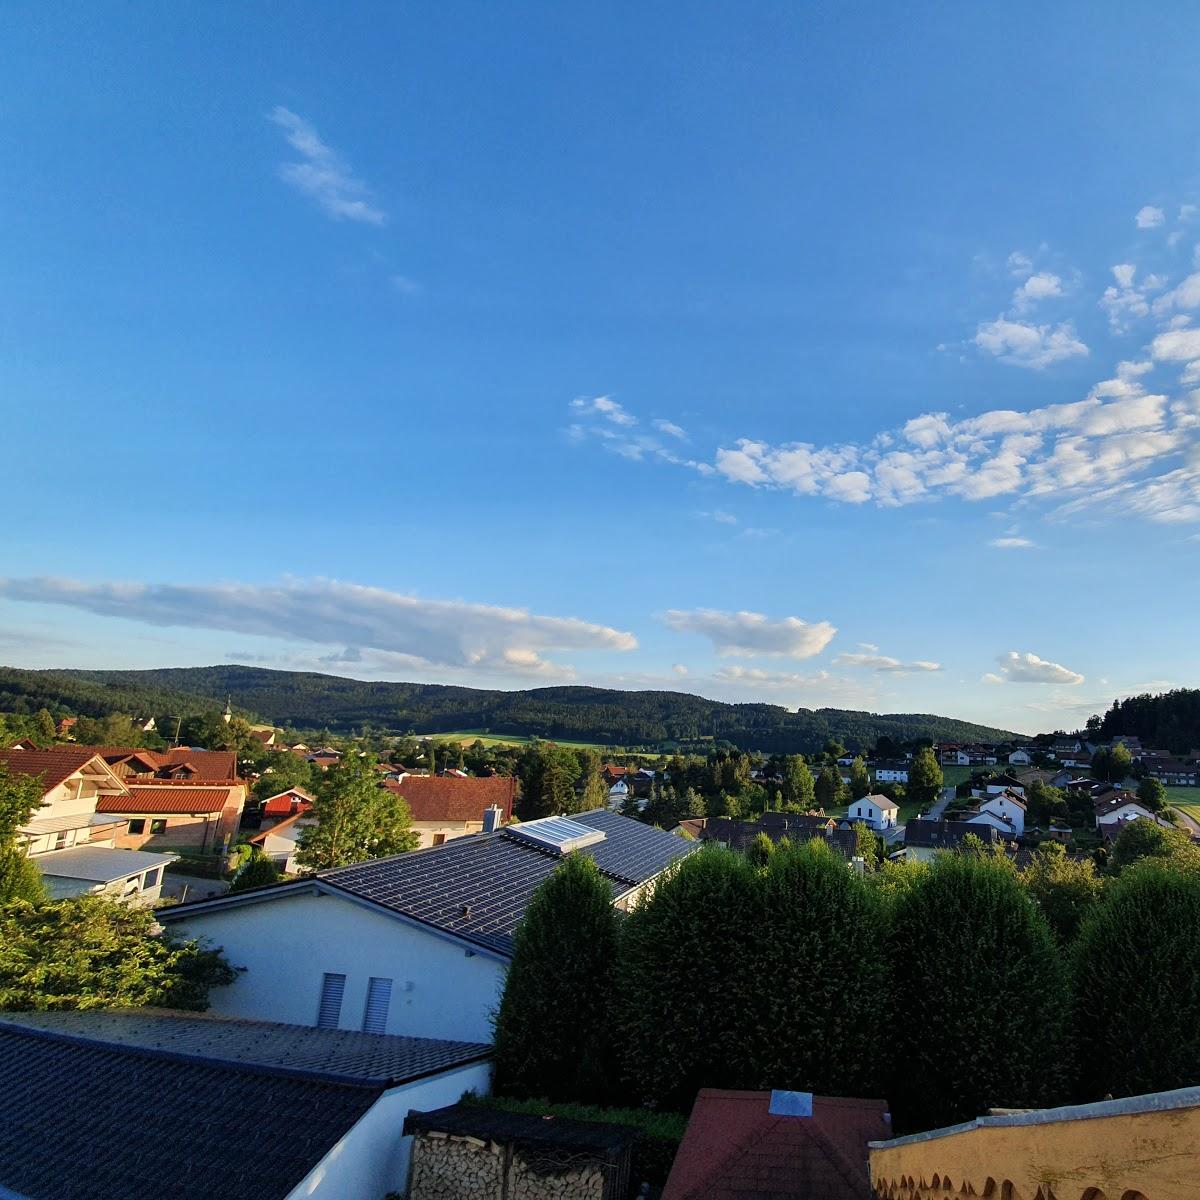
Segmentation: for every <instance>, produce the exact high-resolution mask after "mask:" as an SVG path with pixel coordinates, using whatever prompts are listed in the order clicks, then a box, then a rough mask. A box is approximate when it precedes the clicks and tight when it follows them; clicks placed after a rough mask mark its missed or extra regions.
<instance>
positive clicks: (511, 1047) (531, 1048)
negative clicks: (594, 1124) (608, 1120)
mask: <svg viewBox="0 0 1200 1200" xmlns="http://www.w3.org/2000/svg"><path fill="white" fill-rule="evenodd" d="M616 958H617V916H616V911H615V910H614V908H613V903H612V889H611V887H610V886H609V883H608V881H607V880H606V879H605V878H604V876H603V875H601V874H600V871H599V869H598V868H597V866H596V864H595V863H594V862H593V861H592V860H591V859H590V858H587V857H584V856H582V855H579V854H571V855H568V856H567V857H566V858H565V859H564V860H563V861H562V863H560V864H559V866H558V867H557V868H556V869H555V871H554V873H553V874H552V875H551V876H550V877H549V878H548V879H546V881H545V882H544V883H542V884H541V885H540V886H539V887H538V889H537V891H536V892H534V894H533V898H532V899H531V900H530V902H529V905H528V906H527V907H526V909H525V916H524V917H523V918H522V921H521V924H520V925H519V927H518V928H517V932H516V935H515V937H514V939H513V957H512V963H511V965H510V966H509V968H508V975H507V977H506V979H505V984H504V995H503V997H502V999H501V1001H500V1008H499V1010H498V1011H497V1013H496V1016H495V1060H494V1061H495V1072H496V1074H495V1089H496V1092H497V1093H498V1094H500V1095H505V1096H517V1097H545V1098H546V1099H548V1100H551V1101H556V1100H557V1101H562V1100H576V1101H581V1102H583V1103H596V1102H603V1101H604V1100H605V1099H607V1098H608V1093H609V1089H610V1086H611V1083H610V1077H611V1072H612V1047H611V1041H610V1038H611V1031H612V1022H613V1012H612V1004H613V972H614V964H615V962H616Z"/></svg>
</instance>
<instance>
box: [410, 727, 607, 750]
mask: <svg viewBox="0 0 1200 1200" xmlns="http://www.w3.org/2000/svg"><path fill="white" fill-rule="evenodd" d="M430 736H431V737H432V738H433V740H434V741H435V742H437V743H438V744H439V745H441V744H442V743H449V742H453V743H455V744H459V743H461V744H462V745H464V746H470V745H471V744H472V743H473V742H477V741H478V742H482V743H483V744H484V745H485V746H528V745H529V743H530V742H532V741H533V738H529V737H524V736H522V735H521V734H518V733H499V734H493V733H484V732H482V731H481V730H478V729H456V730H455V731H454V732H453V733H435V734H431V735H430ZM541 740H542V741H551V742H554V743H555V744H556V745H558V746H569V747H570V748H571V749H572V750H599V751H600V752H601V753H602V754H624V753H625V751H624V750H623V749H622V748H621V747H620V746H605V745H603V744H601V743H600V742H569V741H566V740H564V739H561V738H542V739H541Z"/></svg>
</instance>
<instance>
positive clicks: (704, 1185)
mask: <svg viewBox="0 0 1200 1200" xmlns="http://www.w3.org/2000/svg"><path fill="white" fill-rule="evenodd" d="M770 1106H771V1093H770V1092H734V1091H721V1090H718V1089H715V1088H704V1089H702V1090H701V1092H700V1093H699V1095H698V1096H697V1097H696V1104H695V1107H694V1108H693V1109H692V1115H691V1118H690V1119H689V1121H688V1127H687V1132H686V1133H685V1134H684V1137H683V1141H682V1142H681V1143H680V1146H679V1153H678V1154H677V1155H676V1156H675V1162H674V1165H673V1166H672V1168H671V1175H670V1178H669V1179H668V1180H667V1185H666V1188H665V1189H664V1191H663V1200H700V1198H701V1197H710V1198H713V1200H752V1198H753V1197H768V1196H769V1197H779V1198H780V1200H784V1198H787V1197H797V1198H798V1200H799V1198H800V1197H803V1198H804V1200H815V1198H816V1197H820V1198H821V1200H867V1198H868V1197H869V1196H870V1195H871V1185H870V1179H869V1175H868V1170H867V1158H868V1152H867V1143H868V1142H869V1141H871V1140H872V1139H876V1138H888V1137H891V1134H892V1130H891V1125H890V1124H889V1123H888V1122H887V1121H886V1120H885V1113H886V1109H887V1106H886V1104H885V1103H884V1102H883V1101H882V1100H850V1099H840V1098H834V1097H826V1096H814V1097H812V1115H811V1116H808V1117H797V1116H777V1115H774V1114H772V1113H771V1111H770Z"/></svg>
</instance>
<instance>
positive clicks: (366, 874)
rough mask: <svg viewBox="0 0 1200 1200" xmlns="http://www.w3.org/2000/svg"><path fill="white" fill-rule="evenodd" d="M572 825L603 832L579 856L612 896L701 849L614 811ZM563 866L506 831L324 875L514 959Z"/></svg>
mask: <svg viewBox="0 0 1200 1200" xmlns="http://www.w3.org/2000/svg"><path fill="white" fill-rule="evenodd" d="M570 823H571V824H576V823H578V824H579V825H582V826H585V827H587V828H588V829H589V830H591V831H593V832H595V831H599V832H601V833H602V834H603V835H604V836H603V840H600V841H597V842H595V843H594V844H592V845H590V846H585V847H583V849H581V850H579V851H578V853H580V854H585V855H587V856H588V857H589V858H592V859H594V860H595V862H596V865H597V866H598V867H599V868H600V870H601V872H602V873H603V874H604V875H605V876H606V878H607V879H608V882H609V884H610V886H611V887H612V890H613V896H614V898H615V897H616V896H618V895H620V894H621V893H623V892H627V891H628V890H629V889H630V888H631V887H636V886H637V885H638V884H640V883H644V882H645V881H646V880H648V879H651V878H653V877H654V876H655V875H657V874H658V873H659V872H660V871H662V870H663V869H664V868H666V867H668V866H670V865H671V863H672V862H674V861H675V860H676V859H678V858H682V857H683V856H684V855H687V854H690V853H691V852H692V851H693V850H695V849H697V847H698V845H699V843H697V842H688V841H684V840H683V839H682V838H678V837H676V836H675V835H674V834H670V833H664V832H663V831H662V830H661V829H653V828H651V827H650V826H648V825H643V824H642V823H641V822H640V821H633V820H631V819H630V818H628V817H622V816H618V815H617V814H616V813H610V812H604V811H598V812H592V813H580V814H576V815H574V816H572V817H571V818H570ZM530 824H533V822H530ZM560 861H561V859H560V857H559V853H558V851H556V850H552V849H550V848H549V847H544V848H543V847H540V846H537V845H535V844H534V842H532V841H521V840H518V839H516V838H513V837H509V836H507V832H506V833H496V834H478V835H476V836H474V837H464V838H455V839H453V840H451V841H449V842H447V843H446V844H445V845H443V846H435V847H433V848H432V849H429V850H416V851H413V852H411V853H409V854H401V855H397V856H396V857H394V858H384V859H377V860H375V861H374V862H365V863H358V864H356V865H355V866H351V867H340V868H338V869H337V870H334V871H323V872H322V873H321V874H320V876H319V878H320V879H321V880H322V882H324V883H327V884H330V885H332V886H333V887H335V888H338V889H341V890H343V891H346V892H349V893H351V894H353V895H356V896H361V897H362V898H364V899H366V900H370V901H372V902H374V903H376V904H380V905H382V906H384V907H385V908H390V909H392V910H393V911H395V912H400V913H403V914H405V915H406V916H409V917H412V918H414V919H415V920H418V921H422V922H424V923H426V924H428V925H432V926H434V927H436V928H438V929H443V930H446V931H447V932H450V933H454V934H457V935H458V936H459V937H462V938H465V939H467V940H468V941H472V942H475V943H476V944H477V945H480V946H483V947H485V948H487V949H491V950H496V951H498V952H500V953H502V954H510V953H511V952H512V935H513V932H514V930H515V929H516V927H517V924H518V923H519V922H520V920H521V918H522V916H524V914H525V908H526V906H527V905H528V904H529V901H530V899H531V897H532V896H533V893H534V892H535V891H536V890H537V888H538V885H539V884H540V883H541V882H542V881H543V880H544V879H546V878H547V877H548V876H550V875H551V874H552V873H553V872H554V870H555V868H556V867H557V866H558V864H559V862H560Z"/></svg>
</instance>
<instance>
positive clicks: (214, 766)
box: [80, 746, 238, 783]
mask: <svg viewBox="0 0 1200 1200" xmlns="http://www.w3.org/2000/svg"><path fill="white" fill-rule="evenodd" d="M80 749H90V750H91V751H92V753H93V754H99V755H101V756H102V757H103V758H104V761H105V762H107V763H110V764H112V763H119V762H123V761H125V760H126V759H129V758H140V759H141V760H142V761H143V762H144V763H146V764H147V766H150V767H152V768H153V769H154V770H155V771H167V770H170V769H171V768H172V767H180V766H183V765H184V764H188V765H190V766H191V767H192V768H193V770H194V772H195V774H194V775H193V776H192V778H193V779H194V780H196V781H197V782H199V781H201V780H206V781H211V782H213V783H223V782H225V781H226V780H229V781H230V782H231V783H232V782H233V781H234V780H236V779H237V777H238V773H237V755H236V754H234V752H233V751H232V750H188V749H187V748H186V747H180V748H176V749H173V750H139V749H138V748H137V747H136V746H89V747H80Z"/></svg>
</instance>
